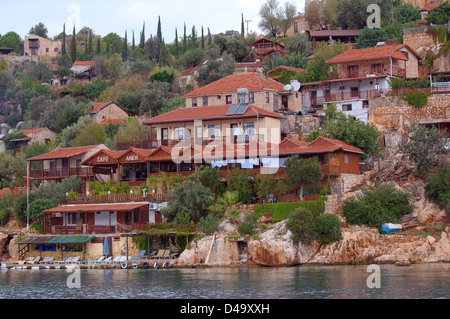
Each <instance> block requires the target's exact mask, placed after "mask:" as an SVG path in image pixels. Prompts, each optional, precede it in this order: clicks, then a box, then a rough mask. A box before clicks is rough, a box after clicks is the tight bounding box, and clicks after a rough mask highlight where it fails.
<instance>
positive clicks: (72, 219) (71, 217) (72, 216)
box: [67, 213, 84, 225]
mask: <svg viewBox="0 0 450 319" xmlns="http://www.w3.org/2000/svg"><path fill="white" fill-rule="evenodd" d="M83 215H84V214H83ZM83 217H84V216H82V214H81V213H69V214H67V219H68V221H67V223H68V224H70V225H76V224H77V222H78V220H79V219H83V223H84V218H83Z"/></svg>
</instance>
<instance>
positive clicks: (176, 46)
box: [174, 28, 180, 58]
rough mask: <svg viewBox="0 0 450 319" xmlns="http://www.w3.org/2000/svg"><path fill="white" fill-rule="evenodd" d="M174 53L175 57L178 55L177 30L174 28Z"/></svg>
mask: <svg viewBox="0 0 450 319" xmlns="http://www.w3.org/2000/svg"><path fill="white" fill-rule="evenodd" d="M174 49H175V52H174V55H175V57H176V58H179V57H180V44H179V43H178V30H177V28H175V41H174Z"/></svg>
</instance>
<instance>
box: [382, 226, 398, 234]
mask: <svg viewBox="0 0 450 319" xmlns="http://www.w3.org/2000/svg"><path fill="white" fill-rule="evenodd" d="M402 229H403V227H402V225H401V224H392V223H385V224H383V225H381V233H382V234H390V233H393V232H396V231H400V230H402Z"/></svg>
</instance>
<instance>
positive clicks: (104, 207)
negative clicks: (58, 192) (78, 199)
mask: <svg viewBox="0 0 450 319" xmlns="http://www.w3.org/2000/svg"><path fill="white" fill-rule="evenodd" d="M146 205H148V203H114V204H98V205H95V204H91V205H67V206H58V207H54V208H50V209H47V210H44V211H42V212H43V213H92V212H94V213H95V212H105V211H110V212H115V211H117V212H119V211H131V210H134V209H137V208H141V207H144V206H146Z"/></svg>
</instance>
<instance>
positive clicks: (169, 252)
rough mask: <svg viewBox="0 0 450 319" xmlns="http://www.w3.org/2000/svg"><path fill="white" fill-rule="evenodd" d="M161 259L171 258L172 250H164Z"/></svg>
mask: <svg viewBox="0 0 450 319" xmlns="http://www.w3.org/2000/svg"><path fill="white" fill-rule="evenodd" d="M162 258H163V259H171V258H172V252H171V251H170V249H165V250H164V255H163V256H162Z"/></svg>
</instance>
